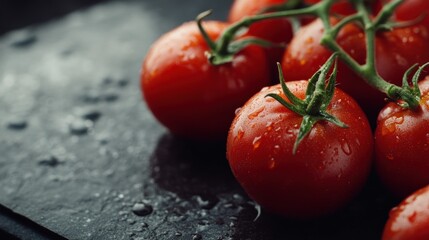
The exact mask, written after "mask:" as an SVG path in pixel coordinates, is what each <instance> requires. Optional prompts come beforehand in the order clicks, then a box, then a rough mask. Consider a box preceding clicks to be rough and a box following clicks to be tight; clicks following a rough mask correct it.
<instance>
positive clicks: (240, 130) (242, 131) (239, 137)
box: [236, 127, 244, 140]
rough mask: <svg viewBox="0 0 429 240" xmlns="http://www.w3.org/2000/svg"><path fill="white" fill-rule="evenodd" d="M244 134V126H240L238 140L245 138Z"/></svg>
mask: <svg viewBox="0 0 429 240" xmlns="http://www.w3.org/2000/svg"><path fill="white" fill-rule="evenodd" d="M243 135H244V130H243V128H241V127H240V128H239V129H238V131H237V136H236V140H240V139H242V138H243Z"/></svg>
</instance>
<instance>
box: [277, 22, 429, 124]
mask: <svg viewBox="0 0 429 240" xmlns="http://www.w3.org/2000/svg"><path fill="white" fill-rule="evenodd" d="M332 21H333V22H335V20H332ZM323 31H324V27H323V24H322V22H321V21H320V20H319V19H318V20H315V21H314V22H312V23H310V24H308V25H306V26H304V27H302V28H301V30H300V31H298V32H297V33H296V35H295V37H294V38H293V39H292V41H291V42H290V44H289V47H288V48H287V50H286V53H285V55H284V57H283V60H282V68H283V72H284V73H285V80H286V81H292V80H299V79H308V78H309V77H311V75H312V74H313V73H314V72H315V71H316V70H317V69H318V68H319V66H321V65H322V64H323V63H324V62H325V61H326V59H328V57H329V56H330V55H331V52H330V51H329V50H328V49H326V48H325V47H323V46H322V45H320V40H321V38H322V35H323ZM337 42H338V43H339V45H340V46H342V48H343V49H344V50H345V51H346V52H347V53H348V54H350V56H351V57H352V58H353V59H355V60H356V61H357V62H359V63H361V64H362V63H364V62H365V58H366V53H365V51H366V44H365V36H364V33H363V31H362V30H361V29H360V28H359V27H357V26H356V25H354V24H348V25H346V26H345V27H344V28H343V29H342V30H341V31H340V33H339V35H338V37H337ZM375 42H376V43H375V45H376V47H375V54H376V68H377V70H378V72H379V74H380V75H381V76H382V77H383V78H384V79H385V80H386V81H388V82H391V83H393V84H396V85H401V82H402V75H403V74H404V73H405V71H406V70H407V69H408V68H409V67H411V66H412V65H413V64H415V63H419V64H423V63H426V62H428V61H429V44H427V43H428V42H429V33H428V30H426V28H424V27H423V26H421V25H418V26H409V27H404V28H397V29H394V30H392V31H387V32H379V33H378V34H377V36H376V40H375ZM337 83H338V87H340V88H341V89H343V90H344V91H345V92H347V93H348V94H350V95H351V96H352V97H353V98H354V99H356V101H357V102H358V103H359V104H360V105H361V107H362V108H363V109H364V110H365V112H366V113H367V114H368V117H369V119H370V121H372V119H374V120H375V119H376V117H377V114H378V112H379V111H380V109H381V108H382V107H383V106H384V105H385V101H384V98H385V95H384V94H383V93H381V92H379V91H377V90H375V89H373V88H371V87H370V86H369V85H368V84H367V83H365V82H364V81H363V80H362V79H360V77H359V76H358V75H357V74H356V73H354V72H353V71H352V70H350V69H349V68H348V66H346V65H345V64H343V63H340V64H339V65H338V76H337Z"/></svg>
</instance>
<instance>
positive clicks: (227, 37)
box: [216, 4, 318, 54]
mask: <svg viewBox="0 0 429 240" xmlns="http://www.w3.org/2000/svg"><path fill="white" fill-rule="evenodd" d="M317 6H318V4H316V5H312V6H310V7H306V8H302V9H294V10H287V11H281V12H273V13H265V14H260V15H253V16H248V17H244V18H243V19H242V20H240V21H238V22H235V23H233V24H232V25H231V26H229V27H228V28H227V29H226V30H225V31H224V32H223V34H222V36H221V37H220V38H219V41H218V42H217V48H216V50H217V51H218V53H219V54H227V53H228V44H229V43H230V42H232V40H233V39H234V37H235V34H236V33H237V32H238V31H239V30H240V29H242V28H244V27H249V26H250V25H252V24H253V23H255V22H259V21H262V20H266V19H274V18H284V17H293V16H302V15H315V14H316V12H317V9H318V7H317Z"/></svg>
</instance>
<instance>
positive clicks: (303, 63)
mask: <svg viewBox="0 0 429 240" xmlns="http://www.w3.org/2000/svg"><path fill="white" fill-rule="evenodd" d="M306 63H307V60H305V59H302V60H301V61H300V62H299V64H301V65H305V64H306Z"/></svg>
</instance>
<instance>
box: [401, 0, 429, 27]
mask: <svg viewBox="0 0 429 240" xmlns="http://www.w3.org/2000/svg"><path fill="white" fill-rule="evenodd" d="M428 11H429V1H428V0H404V1H403V2H402V4H401V5H399V7H398V8H397V9H396V11H395V16H396V17H397V20H400V21H401V20H402V21H409V20H411V21H412V20H417V19H419V18H420V17H423V18H422V20H421V21H422V22H421V23H422V24H423V25H424V26H425V27H426V28H428V29H429V15H428Z"/></svg>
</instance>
